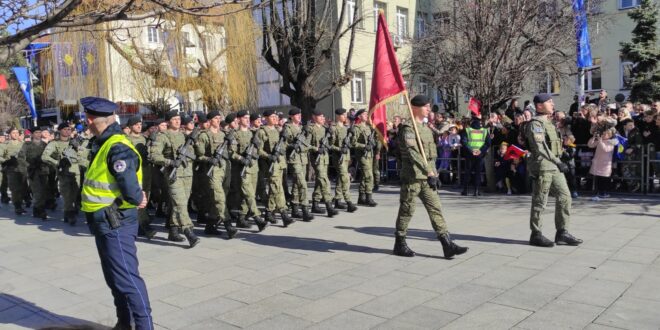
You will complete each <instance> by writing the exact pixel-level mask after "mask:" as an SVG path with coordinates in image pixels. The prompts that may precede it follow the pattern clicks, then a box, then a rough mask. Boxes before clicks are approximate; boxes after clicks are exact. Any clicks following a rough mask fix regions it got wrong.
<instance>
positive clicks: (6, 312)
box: [0, 293, 110, 330]
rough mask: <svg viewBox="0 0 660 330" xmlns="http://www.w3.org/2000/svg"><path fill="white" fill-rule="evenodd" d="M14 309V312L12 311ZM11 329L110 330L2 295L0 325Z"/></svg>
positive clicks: (106, 327) (0, 297)
mask: <svg viewBox="0 0 660 330" xmlns="http://www.w3.org/2000/svg"><path fill="white" fill-rule="evenodd" d="M12 309H14V311H12ZM3 324H6V325H8V327H9V328H13V327H23V328H27V329H42V330H43V329H50V330H55V329H80V330H83V329H84V330H99V329H110V327H108V326H104V325H101V324H98V323H94V322H91V321H86V320H81V319H78V318H75V317H70V316H66V315H59V314H56V313H53V312H49V311H47V310H45V309H43V308H41V307H39V306H37V305H36V304H35V303H33V302H29V301H26V300H24V299H22V298H19V297H16V296H14V295H10V294H7V293H0V325H3Z"/></svg>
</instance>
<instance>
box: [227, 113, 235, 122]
mask: <svg viewBox="0 0 660 330" xmlns="http://www.w3.org/2000/svg"><path fill="white" fill-rule="evenodd" d="M234 120H236V113H235V112H230V113H229V114H227V117H225V123H226V124H231V123H233V122H234Z"/></svg>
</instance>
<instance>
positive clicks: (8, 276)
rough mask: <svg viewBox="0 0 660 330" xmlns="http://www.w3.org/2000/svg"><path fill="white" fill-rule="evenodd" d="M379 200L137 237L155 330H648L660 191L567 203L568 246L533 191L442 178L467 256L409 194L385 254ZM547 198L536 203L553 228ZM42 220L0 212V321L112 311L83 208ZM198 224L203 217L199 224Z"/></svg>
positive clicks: (654, 322) (109, 316)
mask: <svg viewBox="0 0 660 330" xmlns="http://www.w3.org/2000/svg"><path fill="white" fill-rule="evenodd" d="M375 198H376V199H377V201H378V202H379V206H378V207H376V208H368V207H361V208H360V210H358V211H357V213H354V214H347V213H343V212H342V213H340V215H339V216H337V217H334V218H332V219H328V218H326V217H324V216H321V215H319V216H317V217H316V219H315V220H314V221H313V222H311V223H302V222H296V223H295V224H293V225H292V226H290V227H289V228H286V229H285V228H282V227H281V226H270V227H269V228H267V229H266V231H264V232H263V233H259V234H257V233H254V230H251V231H245V230H242V231H241V232H240V233H239V235H238V236H237V238H236V239H234V240H231V241H227V240H226V239H224V238H222V237H220V238H218V237H213V238H209V237H204V236H203V235H202V243H201V244H200V245H199V246H198V247H196V248H194V249H187V248H186V246H185V244H178V243H171V242H168V241H166V240H165V238H166V232H165V231H164V229H163V228H162V220H161V219H157V220H156V223H155V225H156V227H157V228H158V229H159V234H158V235H157V239H155V240H153V241H146V240H144V239H139V241H138V251H139V252H138V254H139V258H140V264H141V266H140V272H141V274H142V275H143V277H144V279H145V281H146V283H147V286H148V289H149V296H150V299H151V304H152V309H153V317H154V321H155V325H156V328H157V329H239V328H247V329H349V330H352V329H444V328H447V329H484V328H488V329H510V328H515V329H570V328H575V329H582V328H584V329H659V328H660V313H658V312H657V311H658V310H660V293H659V292H660V291H659V290H658V288H659V287H660V240H658V237H660V217H658V216H657V215H658V214H660V206H659V205H660V199H658V198H651V197H643V196H640V197H637V198H628V197H613V198H610V199H606V200H604V201H601V202H599V203H594V202H591V201H589V199H588V197H584V198H580V199H578V200H575V201H574V203H573V207H574V208H573V212H572V219H571V225H572V228H571V231H572V232H573V233H574V234H575V235H576V236H578V237H581V238H583V239H585V243H584V244H583V245H582V246H579V247H555V248H552V249H544V248H536V247H531V246H529V245H528V244H527V239H528V238H529V229H528V225H527V223H528V216H529V207H530V198H529V196H501V195H488V194H487V195H485V196H483V197H482V198H479V199H474V198H472V197H469V198H466V197H461V196H460V195H459V194H458V193H457V192H452V191H443V192H442V193H441V199H442V201H443V207H444V208H443V213H444V215H445V217H446V219H447V221H448V225H449V228H450V230H451V232H452V236H453V238H454V239H455V240H457V242H458V243H459V244H461V245H465V246H469V247H470V250H469V251H468V253H466V254H465V255H462V256H458V257H456V258H454V259H453V260H445V259H444V258H442V248H441V246H440V243H439V242H438V241H437V239H436V238H435V234H434V233H433V231H432V230H431V229H430V225H429V221H428V217H427V215H426V213H425V211H424V209H423V207H421V205H420V206H419V207H418V208H417V213H416V214H415V216H414V217H413V219H412V221H411V226H410V230H409V235H408V244H409V245H410V247H411V248H412V249H413V250H415V251H416V252H417V257H415V258H400V257H395V256H393V255H391V249H392V245H393V238H392V235H393V234H392V233H393V225H394V217H395V215H396V212H397V208H398V190H397V188H396V187H387V186H384V187H382V188H381V192H379V193H377V194H375ZM552 204H553V202H552V201H551V202H550V203H549V205H548V211H547V212H545V213H544V222H545V227H544V228H545V231H544V232H545V234H546V235H547V236H549V237H551V236H552V235H554V230H553V228H552V225H553V223H552V222H553V221H552V219H553V215H552V214H551V210H553V209H554V205H552ZM51 215H52V217H53V219H52V220H50V221H46V222H42V221H40V220H33V219H31V218H30V217H28V216H20V217H18V218H16V217H15V216H14V215H13V213H12V212H11V207H10V206H7V205H2V208H1V209H0V329H23V328H26V329H35V328H40V327H44V326H68V325H91V326H92V327H96V328H99V329H102V328H104V327H109V326H112V325H113V324H114V322H115V319H114V317H115V316H114V308H113V302H112V297H111V295H110V292H109V289H108V288H107V287H106V285H105V282H104V280H103V275H102V273H101V269H100V266H99V261H98V255H97V253H96V250H95V247H94V241H93V237H91V236H90V235H89V233H88V230H87V228H86V226H85V225H84V224H82V221H80V222H79V224H78V225H77V226H75V227H70V226H68V225H66V224H64V223H62V222H60V221H57V220H56V219H55V218H56V217H61V212H57V211H56V212H53V213H52V214H51ZM197 231H198V232H200V233H201V229H199V228H198V229H197Z"/></svg>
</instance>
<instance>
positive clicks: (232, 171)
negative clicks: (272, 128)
mask: <svg viewBox="0 0 660 330" xmlns="http://www.w3.org/2000/svg"><path fill="white" fill-rule="evenodd" d="M237 129H238V120H237V119H236V113H235V112H230V113H229V114H227V116H226V117H225V135H226V136H227V137H228V138H230V140H232V143H231V144H232V145H233V144H235V140H236V130H237ZM229 155H230V160H231V148H230V149H229ZM233 163H234V162H232V161H229V162H227V171H226V172H227V173H226V175H227V177H228V180H225V191H227V194H226V195H227V205H228V206H227V209H229V216H230V217H231V218H232V221H233V222H236V226H237V227H239V228H244V227H246V226H247V222H245V219H243V221H239V219H240V217H239V213H240V212H241V211H240V205H241V166H240V164H233Z"/></svg>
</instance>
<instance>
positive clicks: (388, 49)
mask: <svg viewBox="0 0 660 330" xmlns="http://www.w3.org/2000/svg"><path fill="white" fill-rule="evenodd" d="M405 92H406V86H405V83H404V80H403V76H402V75H401V69H399V61H398V60H397V59H396V53H395V52H394V47H393V46H392V39H391V37H390V32H389V30H388V29H387V21H386V20H385V15H384V14H383V12H382V11H379V12H378V30H377V31H376V49H375V50H374V69H373V75H372V79H371V98H370V99H369V118H371V126H373V127H375V128H376V130H377V131H378V133H379V134H380V137H381V140H383V141H384V142H386V141H387V113H386V111H385V104H386V103H388V102H391V101H392V100H395V99H397V98H398V97H400V96H401V95H402V94H404V93H405ZM383 145H384V146H387V144H386V143H383Z"/></svg>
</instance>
